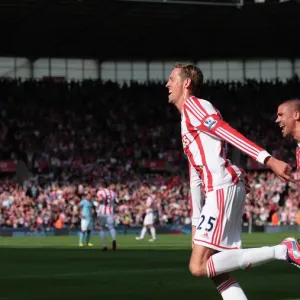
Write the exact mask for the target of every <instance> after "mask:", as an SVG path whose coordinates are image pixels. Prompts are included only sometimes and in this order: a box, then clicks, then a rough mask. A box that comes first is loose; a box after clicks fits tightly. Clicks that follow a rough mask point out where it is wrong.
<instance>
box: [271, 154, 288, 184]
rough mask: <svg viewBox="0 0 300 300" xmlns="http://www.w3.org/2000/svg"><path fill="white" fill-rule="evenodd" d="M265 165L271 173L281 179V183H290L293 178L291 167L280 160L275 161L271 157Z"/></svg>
mask: <svg viewBox="0 0 300 300" xmlns="http://www.w3.org/2000/svg"><path fill="white" fill-rule="evenodd" d="M266 165H267V166H268V167H269V168H270V169H272V170H273V172H274V173H275V174H276V175H277V176H278V177H279V178H281V179H282V180H283V181H292V182H294V178H293V176H292V167H291V166H290V165H289V164H287V163H285V162H284V161H282V160H279V159H276V158H275V157H273V156H270V157H268V160H267V162H266Z"/></svg>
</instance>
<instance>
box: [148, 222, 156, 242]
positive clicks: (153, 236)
mask: <svg viewBox="0 0 300 300" xmlns="http://www.w3.org/2000/svg"><path fill="white" fill-rule="evenodd" d="M149 227H150V233H151V239H150V240H149V242H154V241H155V240H156V230H155V227H154V225H153V224H152V225H149Z"/></svg>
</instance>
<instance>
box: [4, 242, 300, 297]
mask: <svg viewBox="0 0 300 300" xmlns="http://www.w3.org/2000/svg"><path fill="white" fill-rule="evenodd" d="M190 253H191V250H189V249H186V250H177V249H174V250H170V249H168V250H163V249H160V250H159V249H152V250H149V249H145V250H142V249H139V250H118V251H115V252H113V251H107V252H101V249H99V248H97V249H88V248H86V249H81V248H64V249H62V248H52V247H51V248H44V247H43V248H4V247H2V248H0V257H1V268H0V285H1V291H0V299H1V300H2V298H3V299H5V300H11V299H12V300H15V299H23V300H27V299H28V300H29V299H31V300H32V299H33V300H35V299H36V298H35V296H33V295H35V294H36V295H39V293H43V295H45V293H46V295H47V293H50V294H51V292H52V291H53V292H55V293H57V295H59V294H60V291H62V292H63V293H64V291H65V290H66V291H68V293H67V295H64V296H63V297H60V298H59V296H57V297H56V296H53V297H52V298H51V297H50V296H47V297H44V296H43V298H44V299H46V300H48V299H49V300H58V299H62V300H65V299H80V298H81V299H82V297H86V296H87V295H86V294H85V293H87V291H88V295H90V297H95V295H107V297H109V298H107V299H114V297H116V298H117V297H119V296H120V295H121V296H122V297H121V298H122V299H157V300H162V299H165V298H166V297H169V298H172V299H183V297H185V295H186V294H187V293H188V294H189V297H190V296H192V297H193V296H195V297H198V295H199V293H201V299H202V298H203V299H206V298H209V299H220V296H219V295H218V294H217V292H216V290H215V288H214V286H213V284H212V283H211V282H210V280H209V279H205V278H194V277H192V276H191V275H190V273H189V270H188V261H189V257H190ZM299 272H300V271H299V270H298V269H297V268H295V267H293V266H291V265H289V264H287V263H285V262H271V263H268V264H265V265H263V266H260V267H257V268H253V269H251V270H247V271H245V270H243V271H238V272H236V278H237V279H238V281H239V283H240V284H241V286H242V287H243V288H244V290H245V292H246V294H247V296H248V299H249V300H251V299H255V300H260V299H261V300H265V299H274V300H275V299H278V300H287V299H289V300H292V299H294V300H295V299H300V298H299V296H300V285H299V278H300V273H299ZM33 283H34V289H33V285H32V284H33ZM104 285H105V290H103V286H104ZM80 286H85V288H84V289H83V290H81V289H79V290H78V287H80ZM16 287H18V288H16ZM86 289H87V290H86ZM33 290H34V291H33ZM46 291H47V292H46ZM121 291H122V293H121ZM93 293H94V294H93ZM55 295H56V294H55ZM109 295H110V296H109ZM135 296H136V297H135ZM95 299H96V298H95Z"/></svg>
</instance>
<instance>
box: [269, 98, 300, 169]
mask: <svg viewBox="0 0 300 300" xmlns="http://www.w3.org/2000/svg"><path fill="white" fill-rule="evenodd" d="M275 122H276V123H278V125H279V127H280V128H281V129H282V135H283V137H287V136H290V137H292V138H293V139H294V140H296V141H297V148H296V160H297V169H298V171H300V99H291V100H287V101H285V102H283V103H281V104H280V105H279V106H278V109H277V119H276V121H275Z"/></svg>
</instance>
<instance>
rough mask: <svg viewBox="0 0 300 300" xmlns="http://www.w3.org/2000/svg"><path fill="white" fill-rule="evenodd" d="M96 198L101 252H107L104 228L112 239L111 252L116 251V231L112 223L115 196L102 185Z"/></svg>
mask: <svg viewBox="0 0 300 300" xmlns="http://www.w3.org/2000/svg"><path fill="white" fill-rule="evenodd" d="M97 196H98V202H99V205H98V208H97V215H98V218H99V225H100V238H101V241H102V246H103V247H102V251H107V242H106V232H105V227H107V228H108V230H109V233H110V235H111V238H112V250H114V251H115V250H117V240H116V230H115V222H114V202H115V201H116V194H115V192H114V191H112V190H111V189H108V188H107V187H106V185H105V184H103V185H102V186H101V187H100V189H99V191H98V192H97Z"/></svg>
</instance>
